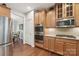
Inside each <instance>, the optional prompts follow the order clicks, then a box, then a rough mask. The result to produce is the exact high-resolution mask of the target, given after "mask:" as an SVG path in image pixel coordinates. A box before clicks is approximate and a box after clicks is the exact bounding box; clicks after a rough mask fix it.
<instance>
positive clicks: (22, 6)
mask: <svg viewBox="0 0 79 59" xmlns="http://www.w3.org/2000/svg"><path fill="white" fill-rule="evenodd" d="M53 5H54V3H7V6H8V7H9V8H11V9H12V10H16V11H19V12H21V13H26V12H28V11H30V10H32V9H39V8H48V7H51V6H53Z"/></svg>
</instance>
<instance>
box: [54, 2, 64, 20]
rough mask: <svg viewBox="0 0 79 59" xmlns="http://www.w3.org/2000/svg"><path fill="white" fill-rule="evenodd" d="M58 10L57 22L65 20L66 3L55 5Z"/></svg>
mask: <svg viewBox="0 0 79 59" xmlns="http://www.w3.org/2000/svg"><path fill="white" fill-rule="evenodd" d="M55 8H56V10H55V11H56V20H59V19H62V18H64V3H59V4H56V5H55Z"/></svg>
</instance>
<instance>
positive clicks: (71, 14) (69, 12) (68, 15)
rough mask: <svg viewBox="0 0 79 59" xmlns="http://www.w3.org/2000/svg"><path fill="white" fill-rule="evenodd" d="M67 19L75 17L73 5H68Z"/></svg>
mask: <svg viewBox="0 0 79 59" xmlns="http://www.w3.org/2000/svg"><path fill="white" fill-rule="evenodd" d="M65 7H66V10H65V12H66V17H72V16H73V3H66V4H65Z"/></svg>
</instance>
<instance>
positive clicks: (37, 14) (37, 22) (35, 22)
mask: <svg viewBox="0 0 79 59" xmlns="http://www.w3.org/2000/svg"><path fill="white" fill-rule="evenodd" d="M34 18H35V20H34V24H35V25H37V24H39V13H38V12H36V13H35V17H34Z"/></svg>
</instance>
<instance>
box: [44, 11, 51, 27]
mask: <svg viewBox="0 0 79 59" xmlns="http://www.w3.org/2000/svg"><path fill="white" fill-rule="evenodd" d="M50 25H51V23H50V13H47V15H46V21H45V26H46V27H50Z"/></svg>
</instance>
